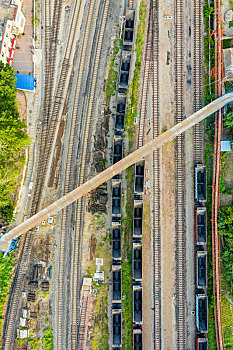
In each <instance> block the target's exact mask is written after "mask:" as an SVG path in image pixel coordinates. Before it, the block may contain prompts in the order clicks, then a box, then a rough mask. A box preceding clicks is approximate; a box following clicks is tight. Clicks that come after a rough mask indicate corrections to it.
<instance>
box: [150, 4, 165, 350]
mask: <svg viewBox="0 0 233 350" xmlns="http://www.w3.org/2000/svg"><path fill="white" fill-rule="evenodd" d="M151 6H152V19H151V20H152V53H153V55H152V111H153V120H152V135H153V139H154V138H156V137H158V136H159V134H160V104H159V1H158V0H153V1H152V4H151ZM152 162H153V174H152V188H153V201H152V231H153V233H152V240H153V251H152V254H153V301H154V305H153V309H154V335H153V338H154V349H156V350H159V349H161V346H162V344H161V342H162V335H161V329H162V322H161V205H160V201H161V179H160V162H161V150H160V149H156V150H155V151H154V152H153V153H152Z"/></svg>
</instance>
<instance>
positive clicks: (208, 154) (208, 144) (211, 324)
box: [204, 126, 217, 349]
mask: <svg viewBox="0 0 233 350" xmlns="http://www.w3.org/2000/svg"><path fill="white" fill-rule="evenodd" d="M213 131H214V129H213V126H212V127H211V128H210V129H208V130H207V131H206V138H205V149H204V163H205V165H206V168H207V202H206V209H207V232H208V236H207V246H208V260H207V263H208V265H207V277H208V290H207V293H208V339H209V348H210V349H216V348H217V344H216V334H215V320H214V297H213V265H212V235H211V232H212V228H211V200H212V192H211V191H212V190H211V187H210V186H211V184H212V160H213V156H212V154H213V149H214V134H213Z"/></svg>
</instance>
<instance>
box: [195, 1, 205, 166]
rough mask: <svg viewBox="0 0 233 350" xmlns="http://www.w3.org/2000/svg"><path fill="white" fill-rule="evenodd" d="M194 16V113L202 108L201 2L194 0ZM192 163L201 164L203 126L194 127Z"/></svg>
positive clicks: (200, 124)
mask: <svg viewBox="0 0 233 350" xmlns="http://www.w3.org/2000/svg"><path fill="white" fill-rule="evenodd" d="M193 6H194V9H193V11H194V12H193V15H194V62H193V68H194V69H193V83H194V86H193V88H194V112H196V111H198V110H199V109H200V108H202V29H201V28H202V2H201V0H195V1H194V3H193ZM194 162H195V163H198V162H201V163H202V162H203V125H202V123H199V124H197V125H196V126H195V127H194Z"/></svg>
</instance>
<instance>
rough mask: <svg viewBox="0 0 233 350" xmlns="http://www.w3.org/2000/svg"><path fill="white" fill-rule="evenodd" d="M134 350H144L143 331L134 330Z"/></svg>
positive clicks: (139, 329)
mask: <svg viewBox="0 0 233 350" xmlns="http://www.w3.org/2000/svg"><path fill="white" fill-rule="evenodd" d="M133 350H142V329H141V328H136V329H135V328H134V329H133Z"/></svg>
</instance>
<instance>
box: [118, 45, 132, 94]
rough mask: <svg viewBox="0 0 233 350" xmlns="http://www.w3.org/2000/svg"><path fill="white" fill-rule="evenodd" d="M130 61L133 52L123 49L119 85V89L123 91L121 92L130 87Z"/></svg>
mask: <svg viewBox="0 0 233 350" xmlns="http://www.w3.org/2000/svg"><path fill="white" fill-rule="evenodd" d="M130 61H131V54H130V53H128V52H125V51H123V53H122V60H121V69H120V77H119V85H118V88H119V91H121V92H125V91H126V90H127V89H128V81H129V71H130Z"/></svg>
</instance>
